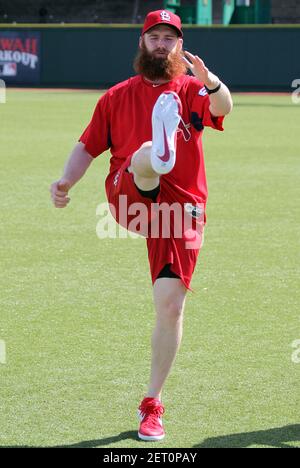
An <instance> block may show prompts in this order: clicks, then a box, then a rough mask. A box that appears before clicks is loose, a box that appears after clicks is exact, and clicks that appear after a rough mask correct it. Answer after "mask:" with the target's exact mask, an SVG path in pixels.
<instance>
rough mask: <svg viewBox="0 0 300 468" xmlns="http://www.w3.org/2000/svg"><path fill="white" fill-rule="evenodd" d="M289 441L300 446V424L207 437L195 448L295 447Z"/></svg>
mask: <svg viewBox="0 0 300 468" xmlns="http://www.w3.org/2000/svg"><path fill="white" fill-rule="evenodd" d="M288 442H298V444H297V445H298V447H300V424H294V425H290V426H284V427H277V428H274V429H268V430H266V431H257V432H245V433H242V434H231V435H224V436H219V437H212V438H208V439H205V440H204V441H203V442H201V443H200V444H199V445H194V447H193V448H247V447H250V446H253V445H262V446H269V447H276V448H294V447H291V446H290V445H288Z"/></svg>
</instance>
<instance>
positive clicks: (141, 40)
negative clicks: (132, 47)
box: [139, 36, 143, 49]
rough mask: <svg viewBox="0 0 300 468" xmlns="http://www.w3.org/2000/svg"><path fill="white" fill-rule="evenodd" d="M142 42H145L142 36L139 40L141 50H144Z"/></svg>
mask: <svg viewBox="0 0 300 468" xmlns="http://www.w3.org/2000/svg"><path fill="white" fill-rule="evenodd" d="M142 42H143V38H142V36H140V38H139V48H140V49H141V48H142Z"/></svg>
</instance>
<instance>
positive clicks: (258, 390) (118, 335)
mask: <svg viewBox="0 0 300 468" xmlns="http://www.w3.org/2000/svg"><path fill="white" fill-rule="evenodd" d="M97 99H98V93H84V92H51V91H42V90H36V91H17V90H14V91H13V90H11V91H8V95H7V103H6V104H1V105H0V152H1V167H0V171H1V187H0V197H1V207H2V209H1V224H0V232H1V277H0V286H1V298H0V301H1V303H0V306H1V316H0V340H3V341H4V342H5V345H6V364H4V363H1V364H0V447H7V446H17V447H22V446H30V447H38V446H51V447H54V446H60V447H61V446H64V447H108V448H115V447H122V448H125V447H126V448H127V447H148V448H152V447H157V448H169V447H170V448H172V447H183V448H194V447H269V446H273V447H283V446H287V447H295V446H300V421H299V408H300V392H299V377H300V364H296V363H294V362H292V353H293V351H294V349H293V348H292V342H293V341H294V340H296V339H300V308H299V304H300V298H299V289H300V288H299V274H300V272H299V265H300V262H299V260H300V258H299V252H300V249H299V247H300V245H299V239H300V215H299V199H300V177H299V176H300V165H299V158H300V144H299V127H300V106H299V105H295V104H292V102H291V98H290V96H260V95H235V96H234V102H235V108H234V112H233V113H232V115H230V116H229V117H228V118H227V120H226V122H225V130H226V131H225V132H224V133H219V132H213V131H212V130H209V129H208V130H206V131H205V135H204V145H205V155H206V167H207V176H208V181H209V194H210V195H209V204H208V225H207V229H206V236H205V246H204V248H203V251H202V253H201V255H200V258H199V262H198V265H197V269H196V272H195V275H194V278H193V283H192V287H193V288H194V289H195V290H196V292H195V293H193V294H192V293H189V296H188V300H187V306H186V314H185V331H184V339H183V343H182V347H181V350H180V353H179V355H178V358H177V361H176V365H175V367H174V369H173V372H172V374H171V376H170V378H169V380H168V382H167V385H166V387H165V392H164V404H165V406H166V415H165V427H166V431H167V436H166V438H165V439H164V441H162V442H160V443H157V444H153V443H148V444H146V443H143V442H140V441H138V440H137V437H136V431H137V427H138V424H137V418H136V409H137V405H138V403H139V402H140V400H141V398H142V397H143V395H144V392H145V391H146V388H147V383H148V376H149V363H150V339H151V332H152V328H153V325H154V313H153V307H152V287H151V281H150V275H149V271H148V260H147V251H146V246H145V242H144V240H142V239H139V240H133V239H117V240H113V239H104V240H99V239H98V237H97V236H96V224H97V222H98V218H97V216H96V207H97V205H98V204H99V203H100V202H104V201H105V195H104V180H105V177H106V174H107V172H108V167H109V155H108V154H106V155H103V156H102V157H99V158H98V159H97V160H96V161H95V162H94V163H93V165H92V167H91V168H90V169H89V172H88V173H87V174H86V176H85V178H84V179H83V180H82V181H81V182H80V183H79V184H78V186H76V187H75V188H74V190H73V191H72V192H71V198H72V201H71V204H70V205H69V207H68V208H67V209H66V210H55V209H54V208H53V207H52V205H51V203H50V198H49V192H48V187H49V185H50V183H51V182H52V181H53V180H56V179H57V178H59V176H60V175H61V171H62V167H63V165H64V161H65V159H66V157H67V156H68V154H69V152H70V151H71V149H72V147H73V145H74V144H75V142H76V140H77V138H78V137H79V135H80V134H81V132H82V130H83V128H84V127H85V126H86V124H87V123H88V121H89V119H90V116H91V113H92V110H93V108H94V105H95V104H96V101H97Z"/></svg>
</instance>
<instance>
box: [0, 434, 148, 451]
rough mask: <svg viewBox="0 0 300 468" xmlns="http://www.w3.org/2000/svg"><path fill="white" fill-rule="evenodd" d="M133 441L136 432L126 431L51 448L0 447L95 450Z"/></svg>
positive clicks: (30, 446) (29, 446)
mask: <svg viewBox="0 0 300 468" xmlns="http://www.w3.org/2000/svg"><path fill="white" fill-rule="evenodd" d="M127 439H131V440H135V441H137V442H138V441H139V442H140V439H139V438H138V436H137V431H127V432H121V433H120V434H119V435H116V436H112V437H106V438H105V439H95V440H83V441H81V442H77V443H75V444H66V445H52V446H48V445H47V446H32V445H7V446H1V445H0V449H2V448H95V447H103V446H105V445H110V444H114V443H116V442H120V441H121V440H127Z"/></svg>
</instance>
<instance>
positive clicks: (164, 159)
mask: <svg viewBox="0 0 300 468" xmlns="http://www.w3.org/2000/svg"><path fill="white" fill-rule="evenodd" d="M163 128H164V146H165V153H164V154H163V155H162V156H158V157H159V159H161V160H162V161H163V162H167V161H169V159H170V150H169V145H168V140H167V134H166V129H165V126H164V125H163Z"/></svg>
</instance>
